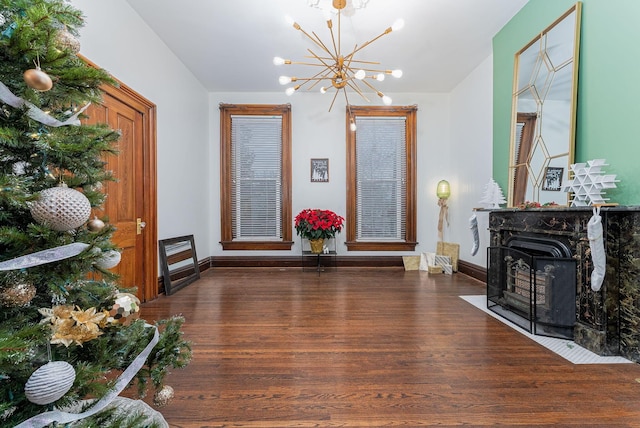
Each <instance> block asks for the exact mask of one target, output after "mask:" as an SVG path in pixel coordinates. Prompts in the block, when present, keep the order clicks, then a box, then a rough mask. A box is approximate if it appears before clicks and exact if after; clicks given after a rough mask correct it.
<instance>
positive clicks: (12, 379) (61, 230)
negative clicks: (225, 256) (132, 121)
mask: <svg viewBox="0 0 640 428" xmlns="http://www.w3.org/2000/svg"><path fill="white" fill-rule="evenodd" d="M82 25H83V17H82V13H81V11H79V10H77V9H75V8H74V7H72V6H71V5H69V4H68V3H66V2H65V1H63V0H0V426H3V427H4V426H16V425H20V424H22V423H24V422H25V421H28V420H30V421H31V422H27V423H25V425H24V426H54V425H56V423H55V422H56V421H57V422H60V423H63V424H65V425H64V426H93V427H95V426H100V427H125V426H126V427H129V426H151V425H153V424H152V423H150V422H149V421H148V420H145V418H144V416H141V415H137V414H135V412H129V411H127V412H122V411H120V412H118V411H117V409H116V410H114V409H115V408H116V406H113V403H112V400H114V399H115V398H116V396H118V395H119V393H120V391H122V390H123V389H131V390H132V391H131V393H128V394H127V395H129V396H131V395H139V396H143V395H144V394H145V393H146V392H147V389H148V388H149V387H150V386H153V388H154V391H155V393H156V395H155V398H156V400H155V402H156V404H157V405H162V404H166V402H167V400H168V399H170V398H171V396H172V390H171V388H170V386H168V385H165V384H164V381H163V379H164V378H165V376H166V374H167V373H168V370H169V369H170V368H180V367H184V366H185V365H186V364H188V362H189V360H190V358H191V350H190V344H189V343H188V342H186V341H185V340H184V339H183V337H182V332H181V326H182V323H183V321H184V320H183V319H182V318H181V317H177V316H176V317H172V318H169V319H167V320H161V321H158V322H156V323H155V324H154V325H150V324H148V323H146V322H145V321H144V320H143V319H142V318H141V317H140V306H139V303H140V302H139V300H138V299H137V297H136V296H135V290H134V289H133V288H134V287H135V284H120V283H119V282H118V278H117V276H116V275H114V274H113V273H112V272H110V271H109V268H111V267H113V266H114V265H117V263H118V261H119V256H120V253H119V252H118V249H117V248H115V246H114V244H113V243H112V242H111V237H112V234H113V232H114V228H113V227H112V226H111V225H109V222H108V219H107V218H97V217H94V218H93V219H90V217H92V215H91V212H92V211H94V212H95V210H96V209H98V208H99V207H101V205H102V204H103V203H104V200H105V197H106V195H104V194H103V193H102V191H101V189H102V188H103V187H102V184H103V183H105V182H107V181H112V180H117V177H112V176H111V174H110V173H109V171H108V170H107V169H106V162H107V159H108V157H109V156H114V155H115V154H116V150H115V147H116V145H115V144H116V142H117V141H118V139H119V133H118V131H117V130H113V129H109V127H108V126H107V125H105V124H97V125H86V124H82V123H81V119H83V118H84V117H85V116H84V114H85V113H84V111H85V110H84V109H85V108H86V106H87V105H88V104H89V103H91V102H100V100H101V91H100V86H101V85H105V84H106V85H109V84H111V85H114V84H116V82H115V81H114V80H113V79H112V78H111V77H110V76H109V74H108V73H107V72H106V71H104V70H101V69H97V68H94V67H90V66H88V65H87V64H86V63H85V62H84V61H83V60H82V59H81V58H79V57H78V55H77V53H78V51H79V46H80V44H79V40H78V39H77V35H78V29H79V28H80V27H81V26H82ZM117 398H119V397H117ZM70 409H73V410H70ZM74 413H82V414H83V416H82V417H75V416H73V414H74ZM69 415H71V416H69ZM65 418H67V419H65ZM76 419H77V420H76ZM58 426H62V425H58Z"/></svg>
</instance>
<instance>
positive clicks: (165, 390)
mask: <svg viewBox="0 0 640 428" xmlns="http://www.w3.org/2000/svg"><path fill="white" fill-rule="evenodd" d="M174 395H175V393H174V391H173V388H172V387H170V386H169V385H164V386H163V387H162V388H161V389H160V390H159V391H156V393H155V394H154V396H153V404H155V405H156V406H158V407H164V406H166V405H167V404H169V402H170V401H171V400H172V399H173V397H174Z"/></svg>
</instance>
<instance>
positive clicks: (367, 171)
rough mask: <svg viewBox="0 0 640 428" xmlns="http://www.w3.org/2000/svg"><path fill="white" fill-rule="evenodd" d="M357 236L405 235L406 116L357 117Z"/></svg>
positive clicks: (390, 237) (361, 238)
mask: <svg viewBox="0 0 640 428" xmlns="http://www.w3.org/2000/svg"><path fill="white" fill-rule="evenodd" d="M356 126H357V131H356V239H357V240H359V241H366V240H375V241H381V240H391V241H399V240H404V239H405V236H406V234H405V232H406V224H405V218H406V209H407V204H406V183H407V180H406V175H407V170H406V165H407V162H406V156H407V153H406V135H405V134H406V118H405V117H375V116H357V117H356Z"/></svg>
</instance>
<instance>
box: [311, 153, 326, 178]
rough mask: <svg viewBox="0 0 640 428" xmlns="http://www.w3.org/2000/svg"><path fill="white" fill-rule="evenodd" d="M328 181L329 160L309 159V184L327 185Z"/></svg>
mask: <svg viewBox="0 0 640 428" xmlns="http://www.w3.org/2000/svg"><path fill="white" fill-rule="evenodd" d="M328 181H329V159H327V158H323V159H311V182H312V183H327V182H328Z"/></svg>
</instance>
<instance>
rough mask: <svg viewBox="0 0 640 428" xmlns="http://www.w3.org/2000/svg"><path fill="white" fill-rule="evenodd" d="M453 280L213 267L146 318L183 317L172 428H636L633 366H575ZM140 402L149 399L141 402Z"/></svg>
mask: <svg viewBox="0 0 640 428" xmlns="http://www.w3.org/2000/svg"><path fill="white" fill-rule="evenodd" d="M483 293H484V285H483V284H482V283H481V282H479V281H477V280H475V279H472V278H470V277H467V276H465V275H463V274H454V275H428V274H427V273H425V272H421V271H404V270H400V269H394V268H382V269H357V268H340V269H338V270H337V271H327V272H322V273H321V274H320V275H318V274H317V273H315V272H301V271H300V269H295V268H290V269H272V268H253V269H231V268H229V269H212V270H208V271H206V272H204V274H203V275H202V278H201V279H200V280H199V281H197V282H195V283H193V284H191V285H189V286H188V287H186V288H184V289H182V290H180V291H179V292H177V293H175V294H173V295H172V296H169V297H166V296H161V297H160V298H158V299H156V300H154V301H151V302H148V303H145V304H144V305H143V307H142V314H143V316H144V317H145V318H146V319H159V318H164V317H167V316H169V315H173V314H182V315H184V316H185V318H186V323H185V326H184V331H185V336H186V338H187V339H189V340H191V341H192V342H193V361H192V363H191V364H190V365H189V366H188V367H187V368H185V369H182V370H177V371H174V372H173V373H171V374H170V375H169V376H168V378H167V384H169V385H171V386H172V387H173V388H174V389H175V398H174V399H173V400H172V401H171V403H170V404H169V405H167V406H166V407H164V408H162V409H161V411H162V413H163V414H164V415H165V418H166V419H167V421H168V422H169V424H170V426H172V427H176V428H196V427H198V428H200V427H273V428H275V427H381V426H386V427H422V426H439V427H447V426H451V427H453V426H471V427H485V426H503V427H504V426H507V427H508V426H514V427H544V426H554V427H563V426H566V427H640V383H639V382H638V379H640V366H638V365H637V364H611V365H609V364H598V365H573V364H571V363H570V362H568V361H566V360H565V359H563V358H561V357H559V356H557V355H556V354H554V353H552V352H551V351H548V350H547V349H545V348H543V347H541V346H540V345H538V344H537V343H535V342H533V341H532V340H530V339H528V338H526V337H525V336H523V335H521V334H519V333H517V332H516V331H514V330H513V329H511V328H510V327H508V326H505V325H504V324H502V323H501V322H499V321H498V320H495V319H493V318H492V317H490V316H488V315H486V314H485V313H483V312H482V311H480V310H478V309H477V308H474V307H473V306H471V305H470V304H468V303H467V302H465V301H464V300H462V299H460V298H459V296H460V295H471V294H483ZM147 400H149V401H151V397H148V398H147Z"/></svg>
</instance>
